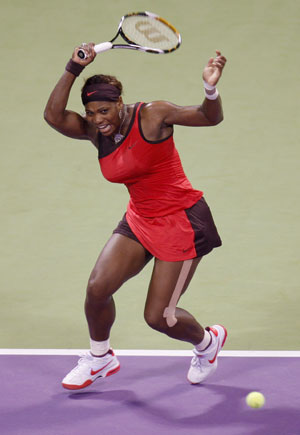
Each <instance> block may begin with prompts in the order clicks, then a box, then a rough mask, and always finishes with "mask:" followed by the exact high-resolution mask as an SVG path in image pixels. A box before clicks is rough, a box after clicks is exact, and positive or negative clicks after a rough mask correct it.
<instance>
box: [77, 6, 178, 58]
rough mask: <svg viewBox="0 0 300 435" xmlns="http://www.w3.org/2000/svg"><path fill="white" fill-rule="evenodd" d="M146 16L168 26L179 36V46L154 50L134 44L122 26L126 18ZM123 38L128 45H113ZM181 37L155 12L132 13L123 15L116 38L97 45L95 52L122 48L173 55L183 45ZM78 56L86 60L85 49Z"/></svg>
mask: <svg viewBox="0 0 300 435" xmlns="http://www.w3.org/2000/svg"><path fill="white" fill-rule="evenodd" d="M139 15H140V16H144V17H151V18H154V19H156V20H157V21H160V22H162V23H163V24H164V25H166V26H168V27H169V28H170V29H171V30H172V31H173V32H174V33H175V35H176V36H177V39H178V42H177V44H176V45H175V46H174V47H172V48H170V49H161V48H153V47H145V46H142V45H138V44H136V43H134V42H133V41H132V40H131V39H130V38H129V37H128V35H126V33H125V32H124V30H123V28H122V25H123V22H124V20H125V19H126V18H128V17H132V16H139ZM119 35H120V36H121V37H122V38H123V39H124V41H126V42H127V44H113V42H114V41H115V40H116V39H117V37H118V36H119ZM181 42H182V40H181V35H180V33H179V32H178V30H176V28H175V27H174V26H172V24H170V23H169V22H168V21H167V20H165V19H164V18H161V17H160V16H159V15H156V14H154V13H153V12H147V11H145V12H132V13H129V14H126V15H123V17H122V18H121V20H120V23H119V26H118V31H117V33H116V36H114V37H113V39H111V40H110V41H107V42H102V43H100V44H97V45H95V46H94V50H95V52H96V53H100V52H103V51H107V50H111V49H115V48H120V49H127V50H138V51H143V52H145V53H153V54H167V53H172V52H173V51H175V50H177V49H178V48H179V47H180V45H181ZM78 56H79V57H80V58H81V59H85V57H86V54H85V52H84V50H83V49H81V50H79V51H78Z"/></svg>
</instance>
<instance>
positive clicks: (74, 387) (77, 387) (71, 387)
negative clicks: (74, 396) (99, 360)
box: [62, 364, 121, 390]
mask: <svg viewBox="0 0 300 435" xmlns="http://www.w3.org/2000/svg"><path fill="white" fill-rule="evenodd" d="M120 368H121V366H120V364H119V365H118V366H117V367H114V368H113V369H111V370H109V371H108V372H107V373H106V374H105V375H104V376H103V373H101V375H99V376H97V377H95V379H93V380H92V379H88V380H87V381H85V382H84V383H83V384H81V385H73V384H63V383H62V386H63V387H64V388H65V389H66V390H82V388H86V387H88V386H89V385H91V384H92V383H93V382H95V380H96V379H98V378H107V376H111V375H114V374H115V373H118V371H119V370H120Z"/></svg>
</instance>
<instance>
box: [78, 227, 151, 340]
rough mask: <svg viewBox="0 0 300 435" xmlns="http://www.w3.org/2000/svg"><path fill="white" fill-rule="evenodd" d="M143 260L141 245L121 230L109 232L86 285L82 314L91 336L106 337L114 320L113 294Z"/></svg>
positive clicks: (136, 269)
mask: <svg viewBox="0 0 300 435" xmlns="http://www.w3.org/2000/svg"><path fill="white" fill-rule="evenodd" d="M145 264H146V260H145V249H144V248H143V247H142V245H140V244H139V243H138V242H136V241H134V240H132V239H130V238H128V237H125V236H123V235H121V234H113V235H112V237H111V238H110V239H109V241H108V242H107V244H106V245H105V247H104V249H103V251H102V252H101V254H100V255H99V258H98V260H97V262H96V264H95V267H94V269H93V271H92V273H91V276H90V278H89V282H88V287H87V293H86V300H85V314H86V319H87V322H88V326H89V331H90V337H91V338H92V339H93V340H95V341H104V340H107V339H108V338H109V333H110V329H111V327H112V325H113V322H114V320H115V303H114V300H113V297H112V295H113V294H114V293H115V292H116V291H117V290H118V289H119V288H120V287H121V285H122V284H123V283H124V282H125V281H127V280H128V279H129V278H131V277H133V276H135V275H136V274H137V273H139V272H140V271H141V270H142V269H143V267H144V266H145Z"/></svg>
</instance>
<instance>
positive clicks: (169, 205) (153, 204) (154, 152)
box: [98, 103, 203, 261]
mask: <svg viewBox="0 0 300 435" xmlns="http://www.w3.org/2000/svg"><path fill="white" fill-rule="evenodd" d="M142 105H143V103H136V105H135V107H134V112H133V116H132V119H131V122H130V125H129V128H128V131H127V134H126V136H125V137H124V139H123V140H122V141H121V142H120V143H118V144H114V143H113V142H112V141H111V139H110V138H108V137H105V136H102V135H101V133H100V132H99V137H98V142H99V148H98V149H99V152H98V159H99V163H100V168H101V171H102V174H103V176H104V177H105V178H106V179H107V180H108V181H110V182H113V183H123V184H125V186H126V187H127V189H128V192H129V195H130V201H129V204H128V206H127V213H126V218H127V221H128V224H129V226H130V228H131V230H132V231H133V233H134V234H135V235H136V237H137V238H138V239H139V241H140V242H141V243H142V245H143V246H144V247H145V248H146V249H147V250H148V251H150V252H151V254H152V255H154V256H155V257H157V258H160V259H162V260H165V261H180V260H185V259H188V258H193V254H194V253H193V252H191V250H190V249H189V250H188V251H187V249H186V245H187V244H188V245H189V246H190V242H191V239H193V237H194V235H193V233H192V232H190V230H191V225H190V223H189V222H188V220H187V219H186V214H185V213H184V210H185V209H188V208H190V207H192V206H193V205H194V204H195V203H196V202H197V201H198V200H199V199H200V198H201V197H202V195H203V192H201V191H199V190H195V189H193V187H192V185H191V183H190V182H189V180H188V179H187V177H186V175H185V173H184V171H183V168H182V164H181V161H180V157H179V155H178V152H177V150H176V148H175V144H174V140H173V134H171V135H170V136H169V137H167V138H166V139H163V140H160V141H148V140H147V139H146V138H145V137H144V135H143V132H142V129H141V116H140V109H141V107H142ZM187 233H188V234H187Z"/></svg>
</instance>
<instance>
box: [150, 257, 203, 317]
mask: <svg viewBox="0 0 300 435" xmlns="http://www.w3.org/2000/svg"><path fill="white" fill-rule="evenodd" d="M200 260H201V258H195V259H194V260H193V261H192V265H191V268H190V270H189V273H188V275H187V278H186V280H185V282H184V285H183V288H182V291H181V295H182V294H183V293H184V292H185V291H186V289H187V287H188V285H189V283H190V281H191V279H192V277H193V275H194V273H195V271H196V268H197V266H198V264H199V262H200ZM182 265H183V261H176V262H168V261H161V260H158V259H155V264H154V267H153V272H152V277H151V281H150V285H149V289H148V295H147V300H146V307H145V311H146V312H147V311H154V312H157V313H162V312H163V311H164V309H165V308H166V307H167V306H168V305H169V302H170V300H171V297H172V295H173V293H174V290H175V287H176V284H177V281H178V278H179V275H180V272H181V269H182Z"/></svg>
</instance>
